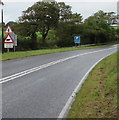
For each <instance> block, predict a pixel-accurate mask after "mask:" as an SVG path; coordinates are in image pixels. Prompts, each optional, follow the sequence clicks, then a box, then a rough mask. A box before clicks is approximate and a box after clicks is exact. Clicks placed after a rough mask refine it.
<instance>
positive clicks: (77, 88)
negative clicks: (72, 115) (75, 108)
mask: <svg viewBox="0 0 119 120" xmlns="http://www.w3.org/2000/svg"><path fill="white" fill-rule="evenodd" d="M107 56H108V55H107ZM104 58H105V57H103V58H101V59H100V60H99V61H97V62H96V63H95V64H94V65H93V66H92V67H91V68H90V69H89V70H88V72H87V73H86V74H85V75H84V76H83V78H82V79H81V81H80V82H79V84H78V85H77V86H76V88H75V89H74V91H73V93H72V94H71V96H70V97H69V99H68V101H67V102H66V104H65V106H64V107H63V109H62V111H61V112H60V114H59V116H58V119H59V118H60V119H61V118H66V116H67V113H68V112H69V110H70V107H71V105H72V103H73V101H74V100H75V97H76V94H77V93H78V91H79V90H80V89H81V87H82V85H83V83H84V81H85V80H86V78H87V77H88V75H89V73H90V72H91V71H92V69H93V68H94V67H95V66H96V65H97V64H98V63H99V62H100V61H102V60H103V59H104ZM58 119H57V120H58Z"/></svg>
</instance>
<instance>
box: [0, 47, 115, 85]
mask: <svg viewBox="0 0 119 120" xmlns="http://www.w3.org/2000/svg"><path fill="white" fill-rule="evenodd" d="M114 48H116V47H113V48H108V49H103V50H98V51H93V52H87V53H83V54H78V55H75V56H71V57H67V58H63V59H60V60H57V61H53V62H50V63H47V64H44V65H41V66H38V67H34V68H31V69H28V70H25V71H22V72H19V73H16V74H13V75H10V76H7V77H4V78H1V79H0V84H2V83H5V82H8V81H11V80H14V79H16V78H19V77H22V76H24V75H27V74H30V73H32V72H35V71H38V70H41V69H44V68H47V67H49V66H52V65H55V64H58V63H61V62H64V61H67V60H70V59H73V58H76V57H79V56H82V55H87V54H92V53H96V52H102V51H106V50H111V49H114Z"/></svg>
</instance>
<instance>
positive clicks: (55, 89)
mask: <svg viewBox="0 0 119 120" xmlns="http://www.w3.org/2000/svg"><path fill="white" fill-rule="evenodd" d="M116 51H117V45H114V46H110V47H105V48H104V47H103V48H96V49H85V50H76V51H70V52H61V53H53V54H48V55H40V56H33V57H28V58H23V59H16V60H9V61H4V62H3V64H2V65H3V67H2V71H3V75H2V76H3V78H2V79H0V84H2V115H3V118H58V116H59V115H60V113H61V112H62V110H63V108H64V106H65V104H66V103H67V101H68V99H69V97H70V96H71V94H72V92H73V91H74V89H75V88H76V87H77V85H78V84H79V83H80V81H81V79H82V78H83V77H84V75H85V74H86V73H87V71H88V70H89V69H90V68H91V67H92V66H93V65H94V64H95V63H96V62H97V61H99V60H100V59H101V58H104V57H107V56H109V55H111V54H113V53H115V52H116Z"/></svg>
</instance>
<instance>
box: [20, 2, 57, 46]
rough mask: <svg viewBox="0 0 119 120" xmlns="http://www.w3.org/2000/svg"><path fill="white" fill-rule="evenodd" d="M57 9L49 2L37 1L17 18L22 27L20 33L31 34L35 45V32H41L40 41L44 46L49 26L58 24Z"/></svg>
mask: <svg viewBox="0 0 119 120" xmlns="http://www.w3.org/2000/svg"><path fill="white" fill-rule="evenodd" d="M58 20H59V9H58V8H57V7H56V6H55V5H54V4H50V3H44V2H37V3H35V4H34V5H33V6H31V7H29V8H28V9H27V10H26V11H24V12H23V15H22V16H21V17H20V18H19V24H18V25H20V26H21V27H19V28H22V29H23V28H24V29H23V31H24V32H23V31H22V33H23V34H26V35H27V36H31V38H32V40H33V43H34V45H33V47H35V40H36V32H40V33H41V34H42V43H43V45H44V46H45V38H46V36H47V35H48V32H49V30H50V29H51V28H53V27H55V26H56V25H57V24H58Z"/></svg>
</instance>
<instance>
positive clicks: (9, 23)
mask: <svg viewBox="0 0 119 120" xmlns="http://www.w3.org/2000/svg"><path fill="white" fill-rule="evenodd" d="M15 24H16V22H14V21H9V22H8V23H7V24H6V27H7V26H8V25H9V26H10V27H12V26H14V25H15Z"/></svg>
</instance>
